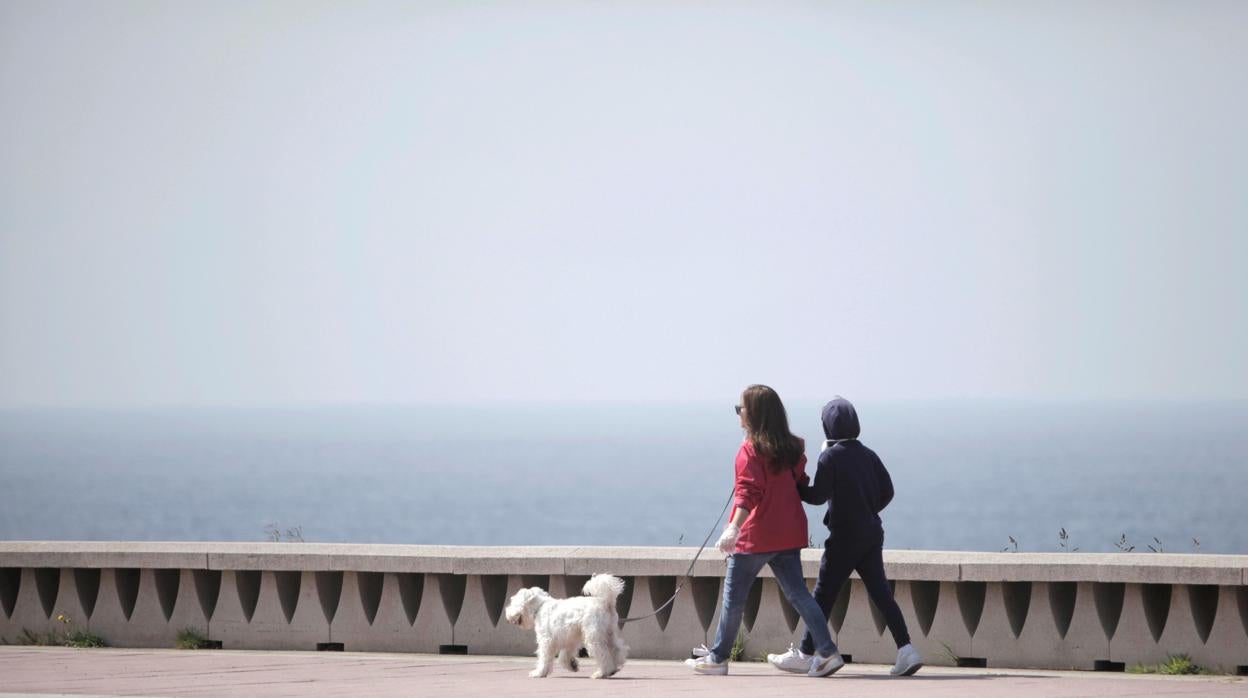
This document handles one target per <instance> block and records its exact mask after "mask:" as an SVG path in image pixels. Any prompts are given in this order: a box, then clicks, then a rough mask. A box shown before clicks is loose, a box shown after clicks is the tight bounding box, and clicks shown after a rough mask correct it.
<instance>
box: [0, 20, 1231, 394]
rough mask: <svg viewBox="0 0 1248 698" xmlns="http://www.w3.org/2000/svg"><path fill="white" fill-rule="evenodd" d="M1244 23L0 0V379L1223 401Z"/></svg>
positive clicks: (377, 389)
mask: <svg viewBox="0 0 1248 698" xmlns="http://www.w3.org/2000/svg"><path fill="white" fill-rule="evenodd" d="M1245 36H1248V3H1246V2H1237V1H1234V0H1229V1H1226V2H1142V1H1132V2H1055V3H1003V2H939V1H933V2H840V3H823V2H814V3H782V2H756V3H713V2H706V3H691V2H627V1H625V2H611V3H598V2H522V3H521V2H485V3H469V2H445V3H434V2H359V1H351V2H346V1H343V2H312V1H310V0H309V1H304V2H255V1H253V0H246V1H243V2H220V1H217V0H213V1H212V2H207V1H204V2H129V1H125V0H110V1H109V2H97V3H83V2H54V1H49V0H34V1H20V2H19V1H14V0H0V406H26V405H54V406H109V405H164V404H174V405H195V404H235V405H263V404H303V403H318V404H319V403H361V402H363V403H391V402H401V403H411V402H445V401H456V402H472V401H494V400H518V401H524V400H542V401H546V400H629V401H650V400H656V401H658V400H662V401H668V400H703V399H733V398H735V396H736V395H737V394H738V393H739V391H740V390H741V388H742V387H744V386H745V385H746V384H748V383H753V382H765V383H770V384H772V385H774V386H776V387H777V388H778V389H779V390H780V391H781V394H782V395H783V396H785V397H786V398H820V397H826V396H828V395H829V394H830V393H833V392H840V393H843V394H846V395H853V396H855V397H856V398H859V399H931V398H946V397H953V398H1009V399H1025V400H1026V399H1038V400H1052V399H1057V400H1066V399H1071V400H1084V399H1122V398H1146V399H1172V398H1182V399H1224V398H1229V399H1245V398H1248V362H1246V361H1245V358H1244V357H1245V356H1248V320H1246V318H1248V270H1246V267H1248V264H1246V263H1248V128H1245V126H1244V125H1245V124H1248V82H1246V78H1245V76H1248V41H1245V40H1244V37H1245Z"/></svg>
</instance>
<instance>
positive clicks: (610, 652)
mask: <svg viewBox="0 0 1248 698" xmlns="http://www.w3.org/2000/svg"><path fill="white" fill-rule="evenodd" d="M622 591H624V580H622V579H620V578H619V577H612V576H611V575H609V574H596V575H594V576H593V577H591V578H590V579H589V581H588V582H585V586H584V588H582V589H581V593H583V594H585V595H584V596H577V597H573V598H570V599H556V598H554V597H552V596H551V595H550V594H547V593H546V592H545V591H543V590H542V589H541V587H529V588H528V589H521V590H520V591H517V592H516V593H515V595H514V596H512V597H511V600H510V601H508V602H507V609H506V615H507V622H508V623H512V624H514V625H519V626H520V627H522V628H530V629H533V630H535V631H536V632H537V668H536V669H534V670H533V671H531V672H529V676H532V677H533V678H543V677H545V676H546V675H548V674H550V669H551V666H552V665H553V664H554V661H555V655H558V656H559V663H560V664H562V665H563V666H564V668H565V669H567V670H568V671H576V670H577V663H576V655H577V652H578V651H580V649H581V647H585V648H586V649H587V650H589V656H591V657H593V658H594V659H596V660H597V661H598V671H595V672H594V673H593V675H592V678H595V679H601V678H604V677H607V676H612V675H614V674H615V673H616V672H617V671H619V670H620V667H622V666H624V659H625V657H626V656H627V654H628V646H626V645H625V644H624V641H623V640H622V639H621V638H620V625H619V623H620V617H619V615H618V614H617V613H616V612H615V599H616V597H618V596H619V595H620V592H622Z"/></svg>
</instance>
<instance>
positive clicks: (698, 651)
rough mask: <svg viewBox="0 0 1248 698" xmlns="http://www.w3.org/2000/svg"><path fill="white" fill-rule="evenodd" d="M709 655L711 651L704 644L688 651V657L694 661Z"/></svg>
mask: <svg viewBox="0 0 1248 698" xmlns="http://www.w3.org/2000/svg"><path fill="white" fill-rule="evenodd" d="M710 653H711V650H710V649H709V648H708V647H707V646H706V643H705V642H704V643H702V644H700V645H698V646H697V647H694V648H693V649H691V650H689V656H690V657H693V658H694V659H697V658H698V657H705V656H706V655H708V654H710Z"/></svg>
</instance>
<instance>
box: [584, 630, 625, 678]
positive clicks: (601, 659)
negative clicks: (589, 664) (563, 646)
mask: <svg viewBox="0 0 1248 698" xmlns="http://www.w3.org/2000/svg"><path fill="white" fill-rule="evenodd" d="M589 654H590V655H591V656H592V657H593V658H594V659H596V660H597V661H598V671H595V672H594V673H593V674H590V678H591V679H605V678H606V677H608V676H611V675H613V674H615V672H617V671H619V670H620V669H619V667H617V666H616V665H615V653H613V652H612V651H611V646H610V645H608V644H607V643H606V642H603V638H594V640H593V641H592V643H590V645H589Z"/></svg>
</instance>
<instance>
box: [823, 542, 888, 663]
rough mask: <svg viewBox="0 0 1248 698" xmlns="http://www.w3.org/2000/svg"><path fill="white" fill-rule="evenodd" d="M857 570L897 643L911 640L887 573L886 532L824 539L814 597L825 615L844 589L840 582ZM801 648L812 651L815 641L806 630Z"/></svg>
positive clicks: (842, 582) (868, 594) (824, 615)
mask: <svg viewBox="0 0 1248 698" xmlns="http://www.w3.org/2000/svg"><path fill="white" fill-rule="evenodd" d="M854 570H857V571H858V576H859V577H862V583H863V584H864V585H865V586H866V587H867V596H869V597H870V598H871V602H872V603H874V604H875V607H876V608H878V609H879V610H880V612H881V613H883V614H884V620H885V621H886V622H887V623H888V629H889V631H890V632H891V633H892V634H893V641H894V642H896V643H897V647H898V648H900V647H904V646H905V645H908V644H910V632H909V631H908V630H907V629H906V621H905V619H904V618H902V617H901V608H900V607H898V606H897V601H896V599H894V598H893V590H892V588H891V587H889V585H888V578H887V577H886V576H884V536H883V534H882V533H881V534H880V535H879V536H869V537H866V538H864V537H861V536H853V537H849V536H844V537H840V538H828V539H827V540H826V541H824V543H823V559H822V560H820V561H819V581H817V582H815V601H817V602H818V603H819V608H820V610H822V611H823V617H824V618H827V617H828V616H829V615H831V613H832V604H834V603H836V597H837V595H838V594H839V593H840V591H841V585H843V584H845V582H846V581H847V580H848V579H849V575H850V573H851V572H853V571H854ZM801 650H802V652H804V653H806V654H813V653H814V651H815V642H814V640H813V639H812V638H811V636H810V631H809V630H808V631H806V634H805V636H803V637H802V646H801Z"/></svg>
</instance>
